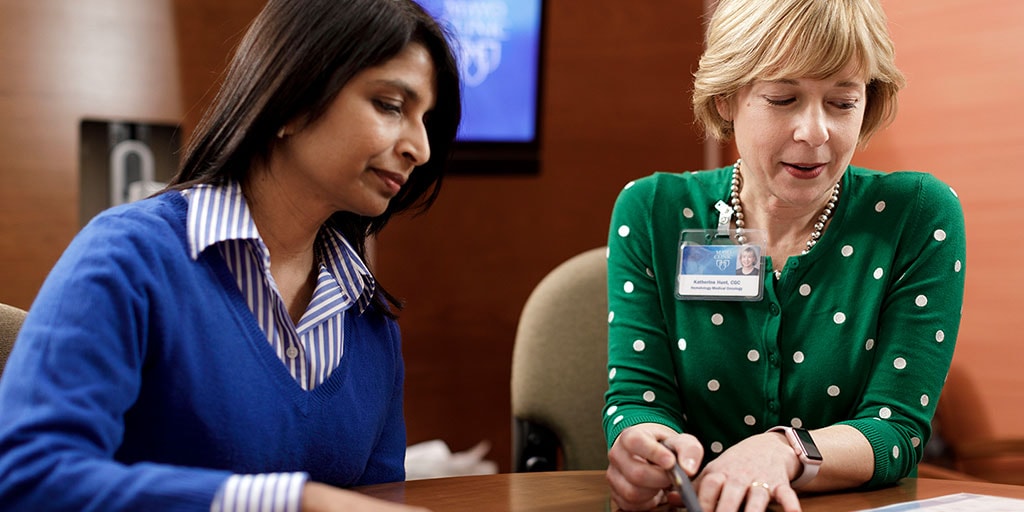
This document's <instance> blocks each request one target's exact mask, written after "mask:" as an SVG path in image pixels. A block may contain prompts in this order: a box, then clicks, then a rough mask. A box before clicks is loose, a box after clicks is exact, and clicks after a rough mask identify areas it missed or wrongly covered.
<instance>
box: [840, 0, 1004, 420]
mask: <svg viewBox="0 0 1024 512" xmlns="http://www.w3.org/2000/svg"><path fill="white" fill-rule="evenodd" d="M885 7H886V10H887V12H888V14H889V20H890V27H891V31H892V36H893V39H894V40H895V43H896V51H897V64H898V65H899V66H900V68H901V69H902V70H903V72H904V73H905V74H906V76H907V82H908V85H907V88H906V89H905V90H904V91H903V92H902V93H901V96H900V111H899V115H898V117H897V121H896V122H895V123H894V124H893V125H892V126H891V127H889V128H888V129H887V130H885V131H883V132H881V133H880V134H879V135H878V136H877V137H876V138H875V139H873V140H872V141H871V143H870V145H869V147H868V148H867V150H866V151H864V152H862V153H861V154H860V156H859V157H858V158H855V160H854V161H855V162H856V163H859V164H861V165H866V166H869V167H874V168H879V169H885V170H896V169H914V170H923V171H928V172H931V173H933V174H935V175H936V176H938V177H939V178H941V179H942V180H944V181H945V182H946V183H948V184H950V185H951V186H952V187H953V188H954V189H955V190H956V191H957V193H958V195H959V197H960V200H961V202H962V204H963V207H964V216H965V219H966V224H967V262H966V277H967V291H966V297H965V301H964V310H963V315H964V316H963V323H962V326H961V330H960V338H959V341H958V344H957V349H956V355H955V356H954V362H953V366H954V368H955V369H956V370H957V371H958V376H959V377H960V379H967V380H969V382H970V383H971V384H972V385H973V386H974V387H975V388H976V389H978V390H979V391H980V393H979V401H980V403H978V404H976V405H977V406H978V408H977V410H976V411H974V410H963V411H961V414H964V415H966V414H977V415H980V416H981V417H979V418H974V419H973V421H974V422H975V423H976V424H980V425H986V428H983V429H981V430H980V431H979V432H976V433H975V435H976V436H977V437H984V436H987V435H991V436H996V437H1005V436H1018V437H1019V436H1024V408H1022V407H1020V406H1021V404H1024V373H1022V372H1021V371H1020V368H1021V358H1022V356H1024V349H1022V348H1021V347H1022V345H1021V340H1020V337H1021V333H1022V332H1024V316H1022V315H1020V314H1019V313H1018V311H1019V310H1020V309H1021V307H1022V306H1024V299H1022V295H1024V293H1022V291H1024V267H1021V266H1019V265H1017V264H1016V263H1015V261H1016V255H1017V254H1019V253H1021V251H1022V250H1024V231H1022V230H1021V229H1019V226H1021V225H1022V224H1024V173H1022V172H1021V170H1020V161H1021V158H1022V156H1024V124H1022V123H1021V119H1022V118H1024V103H1021V101H1020V94H1021V91H1024V70H1022V68H1021V66H1020V65H1019V64H1020V63H1021V62H1024V37H1022V36H1024V32H1022V30H1021V21H1022V20H1024V3H1020V2H1011V1H1001V2H990V3H987V4H978V3H977V2H972V1H970V0H933V1H928V2H897V1H889V2H886V3H885ZM951 382H952V379H951Z"/></svg>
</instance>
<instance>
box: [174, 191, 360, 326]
mask: <svg viewBox="0 0 1024 512" xmlns="http://www.w3.org/2000/svg"><path fill="white" fill-rule="evenodd" d="M183 195H184V196H185V198H186V199H187V200H188V226H187V237H188V242H189V254H190V256H191V257H192V259H193V260H195V259H198V258H199V255H200V254H202V253H203V252H204V251H206V249H208V248H210V247H211V246H214V245H217V244H220V243H223V242H227V241H231V240H250V241H252V242H254V243H256V245H257V246H258V247H259V248H260V252H261V253H263V254H264V258H265V259H266V258H269V254H268V253H267V249H266V245H264V243H263V239H262V238H261V237H260V234H259V230H257V229H256V223H255V222H254V221H253V218H252V214H251V212H250V211H249V204H248V203H247V202H246V199H245V195H244V194H243V193H242V187H241V185H240V184H239V183H238V182H236V181H231V182H229V183H227V184H224V185H211V184H200V185H196V186H195V187H192V188H190V189H187V190H185V191H183ZM316 245H317V246H316V247H315V250H316V254H317V256H318V259H319V261H320V265H321V266H322V267H323V268H326V270H327V271H328V272H330V273H331V275H332V276H333V277H334V280H335V281H337V282H338V286H340V287H341V288H342V289H343V290H344V291H345V292H346V293H347V294H348V296H349V297H355V298H356V301H357V303H358V304H359V311H360V312H362V311H363V310H365V309H366V307H367V306H368V305H369V304H370V301H371V300H372V298H373V295H374V293H375V291H376V287H377V283H376V280H375V279H374V278H373V274H371V273H370V270H369V269H368V268H367V267H366V264H365V263H364V262H363V260H362V259H361V258H360V257H359V255H358V254H357V253H356V251H355V249H353V248H352V246H351V245H350V244H349V243H348V240H345V237H344V236H342V234H341V233H340V232H339V231H338V230H336V229H334V228H333V227H330V226H327V225H325V226H323V227H322V228H321V229H320V233H319V235H318V236H317V240H316ZM264 271H266V267H265V269H264Z"/></svg>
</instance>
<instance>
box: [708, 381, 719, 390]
mask: <svg viewBox="0 0 1024 512" xmlns="http://www.w3.org/2000/svg"><path fill="white" fill-rule="evenodd" d="M719 387H721V384H719V383H718V380H716V379H711V380H709V381H708V389H709V390H711V391H718V388H719Z"/></svg>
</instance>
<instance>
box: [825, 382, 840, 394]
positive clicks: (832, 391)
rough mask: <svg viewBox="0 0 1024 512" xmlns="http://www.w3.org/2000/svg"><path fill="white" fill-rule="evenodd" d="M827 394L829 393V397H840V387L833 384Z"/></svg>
mask: <svg viewBox="0 0 1024 512" xmlns="http://www.w3.org/2000/svg"><path fill="white" fill-rule="evenodd" d="M826 392H827V393H828V396H839V386H836V385H835V384H833V385H831V386H829V387H828V389H827V390H826Z"/></svg>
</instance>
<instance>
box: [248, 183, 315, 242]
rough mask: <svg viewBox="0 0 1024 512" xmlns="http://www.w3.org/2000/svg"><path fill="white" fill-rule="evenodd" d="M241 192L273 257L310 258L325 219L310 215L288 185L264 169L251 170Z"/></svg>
mask: <svg viewBox="0 0 1024 512" xmlns="http://www.w3.org/2000/svg"><path fill="white" fill-rule="evenodd" d="M242 192H243V193H244V194H245V199H246V202H247V203H248V206H249V211H250V213H251V214H252V218H253V222H254V223H255V224H256V229H258V230H259V232H260V237H262V238H263V243H265V244H266V245H267V249H268V250H269V251H270V254H271V257H272V258H273V257H274V256H278V257H280V258H286V259H292V258H295V257H301V256H302V255H309V256H311V255H312V253H313V244H314V242H315V241H316V236H317V233H318V232H319V231H320V226H322V225H323V223H324V222H326V221H327V218H326V217H324V218H321V217H318V216H312V215H310V214H309V212H308V208H304V207H303V203H302V201H301V200H297V198H298V195H297V194H293V193H291V192H290V191H289V188H288V186H287V183H284V182H282V180H280V179H278V178H277V177H276V176H275V174H274V173H271V172H269V170H267V169H265V168H263V169H255V168H254V169H253V172H251V173H250V175H249V177H248V178H247V179H246V180H245V182H244V183H242Z"/></svg>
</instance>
